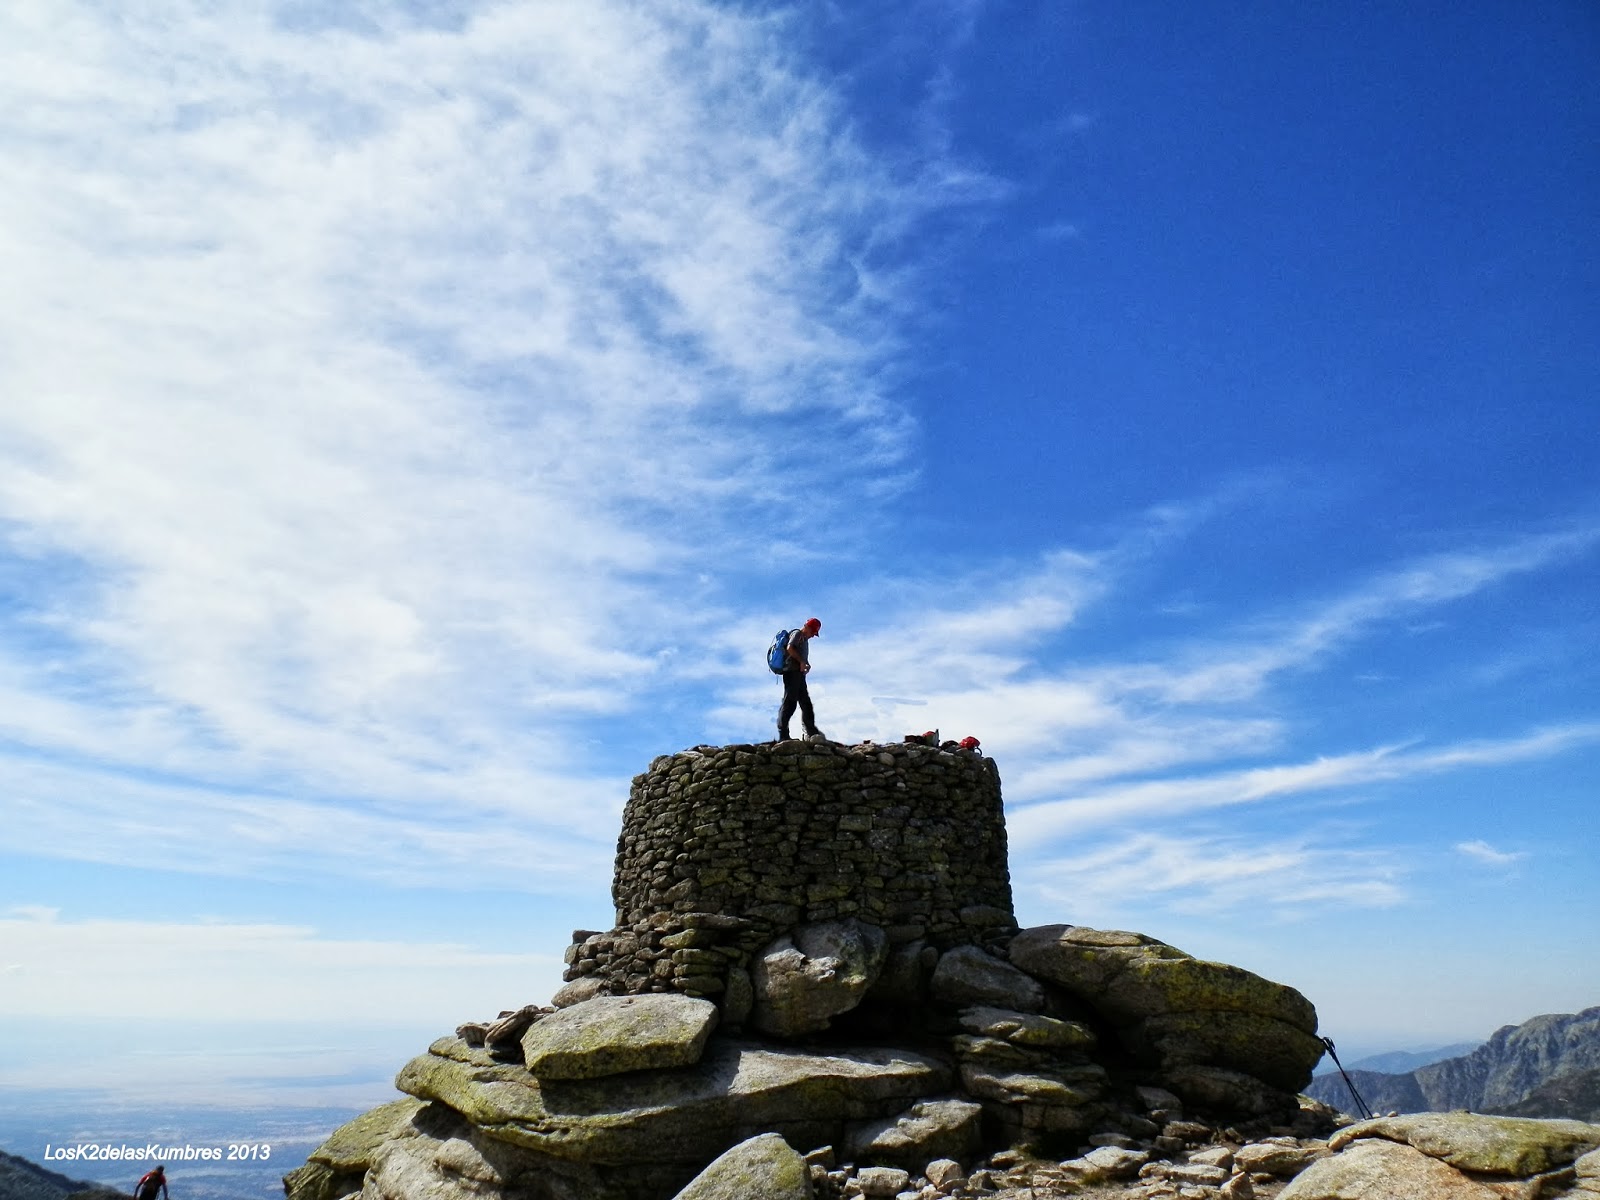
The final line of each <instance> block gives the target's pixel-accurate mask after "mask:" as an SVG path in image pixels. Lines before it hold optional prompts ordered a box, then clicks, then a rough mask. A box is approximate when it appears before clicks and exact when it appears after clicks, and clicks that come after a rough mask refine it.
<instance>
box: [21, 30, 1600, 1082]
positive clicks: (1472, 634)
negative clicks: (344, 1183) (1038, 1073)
mask: <svg viewBox="0 0 1600 1200" xmlns="http://www.w3.org/2000/svg"><path fill="white" fill-rule="evenodd" d="M1597 52H1600V14H1597V12H1596V10H1595V9H1594V7H1593V6H1592V5H1590V4H1587V3H1581V2H1579V0H1571V2H1559V0H1544V2H1538V3H1510V2H1505V3H1499V2H1489V0H1484V2H1480V3H1468V4H1460V3H1455V4H1445V3H1437V4H1433V3H1405V4H1400V3H1376V4H1371V5H1362V6H1352V5H1346V4H1309V5H1299V6H1294V7H1293V8H1292V9H1284V10H1282V11H1274V12H1270V13H1269V12H1264V11H1263V10H1262V8H1261V6H1259V5H1244V4H1229V3H1216V4H1203V5H1174V4H1156V3H1141V2H1139V0H1118V2H1117V3H1109V2H1103V0H1083V2H1079V0H1057V2H1053V3H1025V2H1021V0H1017V2H998V0H990V2H986V0H922V2H918V3H912V4H893V5H890V4H876V3H863V4H851V5H836V4H830V3H816V4H806V5H796V6H791V7H782V6H777V5H754V4H749V5H740V4H733V3H720V4H717V3H703V2H700V0H668V2H663V0H652V2H651V3H648V4H645V3H624V2H621V0H583V2H581V3H579V2H577V0H573V2H570V3H568V2H565V0H536V2H524V3H517V2H509V3H474V2H471V0H457V2H452V3H440V4H425V3H411V4H406V5H377V4H364V3H359V4H358V3H351V4H343V5H336V6H326V5H309V4H304V3H284V2H275V0H255V2H251V3H245V2H243V0H239V2H235V0H222V2H221V3H206V4H199V3H195V2H193V0H152V2H151V3H148V4H143V5H140V6H137V7H136V8H133V9H128V8H126V7H124V6H105V5H101V4H96V3H88V2H75V0H21V2H20V3H15V4H11V5H8V6H6V10H5V12H4V13H3V14H0V114H4V115H3V116H0V159H3V161H5V162H6V163H7V164H8V166H7V171H6V173H5V178H4V179H3V180H0V218H3V219H0V268H3V277H4V278H5V279H6V281H7V286H6V287H5V288H3V289H0V306H3V311H0V829H3V831H4V833H3V840H0V1023H3V1024H6V1025H10V1026H11V1027H12V1028H13V1029H14V1030H17V1031H23V1030H27V1031H29V1032H28V1033H27V1036H26V1037H23V1036H21V1035H20V1033H19V1035H18V1036H16V1037H13V1038H12V1039H11V1042H10V1043H9V1044H8V1048H9V1050H10V1051H11V1053H10V1055H9V1056H8V1057H5V1058H0V1086H9V1087H14V1088H44V1087H47V1086H54V1085H58V1084H63V1083H67V1084H71V1085H73V1086H82V1085H87V1084H95V1085H100V1086H105V1087H112V1088H114V1087H121V1086H136V1084H137V1082H138V1080H139V1079H140V1078H141V1072H142V1071H144V1070H146V1069H147V1068H146V1067H145V1066H142V1065H141V1064H142V1063H147V1062H148V1057H146V1058H144V1059H141V1058H140V1057H139V1055H140V1054H144V1055H146V1056H148V1055H149V1054H152V1053H156V1052H157V1051H154V1050H151V1049H149V1047H150V1046H161V1045H166V1046H167V1047H168V1048H169V1050H170V1048H171V1047H172V1046H173V1045H175V1044H177V1042H175V1041H174V1040H173V1039H174V1038H177V1037H178V1036H179V1035H177V1034H173V1033H171V1031H172V1030H181V1031H183V1032H182V1034H181V1038H182V1044H183V1045H184V1046H186V1047H188V1048H189V1055H188V1058H187V1059H186V1060H185V1062H186V1065H185V1067H184V1069H183V1071H181V1072H179V1073H178V1075H177V1076H175V1081H174V1085H173V1086H174V1088H175V1089H176V1090H177V1091H178V1092H181V1093H182V1095H183V1096H185V1097H197V1098H202V1099H204V1098H218V1097H224V1098H225V1097H227V1096H229V1095H244V1094H247V1093H249V1094H253V1095H255V1096H257V1097H259V1096H260V1095H263V1094H268V1093H266V1092H265V1091H264V1090H263V1089H266V1088H267V1087H268V1086H269V1083H270V1081H271V1079H273V1078H276V1079H277V1080H278V1081H279V1083H281V1085H282V1086H281V1087H279V1088H277V1089H276V1090H273V1091H271V1092H270V1094H271V1095H274V1096H280V1097H281V1098H282V1099H283V1100H284V1102H286V1103H287V1102H291V1101H293V1100H294V1099H295V1098H297V1097H298V1098H305V1097H307V1096H310V1095H312V1093H315V1096H314V1098H315V1099H316V1101H317V1102H323V1101H327V1100H329V1099H330V1097H332V1098H335V1099H351V1100H352V1102H354V1099H355V1098H356V1093H357V1092H359V1093H360V1097H365V1096H366V1095H368V1094H371V1092H372V1089H370V1088H369V1089H366V1090H362V1089H361V1088H356V1089H355V1091H350V1090H348V1089H349V1087H350V1080H351V1079H352V1078H363V1077H365V1076H363V1074H362V1073H363V1072H366V1074H367V1075H368V1076H370V1077H371V1078H373V1079H380V1080H381V1079H382V1078H383V1077H386V1076H387V1075H388V1074H389V1073H391V1072H392V1071H393V1070H394V1069H395V1068H397V1067H398V1066H399V1063H400V1060H401V1059H402V1058H403V1057H404V1056H405V1055H406V1054H408V1053H410V1052H414V1051H416V1050H420V1049H421V1046H422V1044H423V1043H424V1042H425V1040H426V1039H427V1038H428V1037H429V1036H432V1035H434V1034H437V1033H438V1032H441V1031H446V1030H448V1029H450V1028H452V1027H453V1026H454V1025H455V1024H456V1023H458V1022H459V1021H462V1020H466V1019H478V1018H482V1017H484V1016H486V1015H492V1014H493V1013H495V1012H497V1011H499V1010H500V1009H502V1008H506V1007H515V1006H517V1005H520V1004H523V1003H528V1002H542V1001H544V1000H546V999H548V997H549V995H550V993H551V992H552V991H553V990H554V988H555V987H556V986H557V985H558V984H559V978H560V956H561V952H562V950H563V949H564V947H565V945H566V943H567V940H568V937H569V934H570V932H571V930H572V929H573V928H575V927H587V928H594V927H603V926H606V925H608V924H609V922H610V917H611V912H610V907H609V894H608V889H609V882H610V865H611V856H612V853H613V850H614V838H615V834H616V830H617V826H618V821H619V817H620V812H621V806H622V803H623V802H624V800H625V799H626V795H627V788H628V780H629V778H630V777H631V776H632V775H633V774H635V773H636V772H638V771H640V770H642V769H643V768H644V766H645V765H646V763H647V762H648V761H649V759H650V758H652V757H653V756H654V755H656V754H659V753H664V752H669V751H673V750H677V749H681V748H684V747H688V746H692V745H695V744H699V743H704V742H713V743H724V742H731V741H741V740H745V741H748V740H758V739H762V738H765V737H768V736H770V731H771V720H772V714H773V710H774V709H775V706H776V703H777V700H778V692H777V689H776V687H775V685H774V682H773V680H772V678H771V676H770V675H768V674H767V673H766V671H765V669H764V667H763V665H762V653H763V651H764V649H765V646H766V643H767V641H768V639H769V638H770V637H771V635H772V632H773V631H774V630H775V629H776V628H778V627H779V626H784V625H792V624H796V623H798V622H799V621H800V620H802V619H804V618H805V617H807V616H810V615H813V614H815V615H817V616H819V617H821V619H822V620H823V622H824V633H823V637H822V639H821V640H820V641H819V642H818V643H817V645H816V648H815V650H814V652H813V660H814V663H815V667H816V670H815V673H814V675H813V682H812V686H813V693H814V696H815V698H816V701H817V706H818V714H819V718H820V721H821V723H822V725H823V728H824V729H826V730H827V731H828V732H829V734H830V735H832V736H834V737H835V738H837V739H838V740H841V741H859V740H861V739H866V738H871V739H874V740H880V741H883V740H892V739H895V738H898V737H899V736H900V735H902V734H904V733H906V732H908V731H920V730H922V729H925V728H931V727H937V728H940V729H941V730H942V731H943V732H944V733H946V734H947V735H949V736H955V737H960V736H963V735H966V734H973V735H976V736H978V737H979V738H981V739H982V741H983V744H984V747H985V749H986V750H987V751H988V752H990V753H991V754H992V755H993V756H994V757H995V758H996V759H997V760H998V763H999V766H1000V769H1001V773H1002V776H1003V779H1004V781H1005V789H1006V801H1007V807H1008V813H1009V823H1010V831H1011V851H1012V874H1013V882H1014V886H1015V890H1016V899H1017V909H1018V913H1019V917H1020V918H1021V919H1022V920H1023V922H1024V923H1026V924H1037V923H1045V922H1070V923H1075V924H1087V925H1105V926H1115V927H1122V928H1133V929H1138V930H1141V931H1143V932H1146V933H1149V934H1152V935H1154V936H1156V937H1160V938H1163V939H1165V940H1167V941H1170V942H1172V943H1174V944H1175V945H1178V946H1181V947H1183V948H1184V949H1186V950H1188V951H1190V952H1191V953H1195V954H1198V955H1202V956H1204V957H1210V958H1218V959H1222V960H1225V961H1229V962H1235V963H1238V964H1240V965H1242V966H1246V967H1249V968H1251V969H1253V970H1256V971H1259V972H1261V973H1263V974H1266V975H1268V976H1270V977H1272V978H1275V979H1279V980H1282V981H1284V982H1287V983H1291V984H1293V985H1295V986H1297V987H1299V988H1301V990H1303V991H1304V992H1306V994H1307V995H1308V996H1309V997H1310V998H1311V999H1312V1000H1313V1002H1314V1003H1316V1004H1317V1006H1318V1008H1319V1011H1320V1013H1321V1015H1322V1021H1323V1026H1324V1030H1325V1031H1326V1032H1328V1033H1330V1034H1331V1035H1332V1036H1334V1037H1335V1038H1336V1039H1337V1040H1339V1041H1340V1043H1341V1046H1352V1047H1360V1048H1368V1049H1372V1050H1378V1049H1392V1048H1399V1047H1404V1046H1416V1045H1427V1044H1436V1043H1443V1042H1451V1041H1456V1040H1460V1039H1462V1038H1470V1037H1481V1036H1485V1035H1486V1034H1488V1033H1489V1032H1490V1031H1491V1030H1493V1029H1494V1028H1495V1027H1497V1026H1498V1025H1501V1024H1506V1023H1513V1022H1519V1021H1522V1020H1525V1019H1526V1018H1528V1017H1530V1016H1533V1015H1536V1014H1538V1013H1542V1012H1571V1011H1575V1010H1577V1009H1579V1008H1582V1007H1586V1006H1589V1005H1592V1004H1594V1003H1596V1002H1597V998H1600V921H1597V920H1596V918H1595V914H1596V912H1597V911H1600V882H1597V879H1596V872H1595V871H1594V867H1593V864H1594V862H1595V861H1596V858H1597V852H1600V845H1597V838H1600V835H1597V834H1596V833H1595V822H1594V820H1593V814H1594V811H1595V804H1596V801H1597V795H1596V784H1595V780H1596V768H1597V766H1600V701H1597V699H1596V697H1597V696H1600V687H1597V683H1600V680H1597V674H1600V668H1597V663H1600V654H1597V653H1596V645H1597V642H1600V612H1597V606H1596V603H1595V600H1596V594H1597V582H1600V579H1597V567H1600V471H1597V466H1600V438H1597V434H1600V419H1597V405H1596V393H1597V384H1600V339H1597V338H1596V337H1595V336H1594V334H1595V330H1596V329H1600V286H1597V284H1600V255H1597V245H1600V241H1597V237H1596V234H1595V232H1594V216H1595V213H1596V211H1597V208H1600V155H1597V154H1596V152H1595V149H1594V143H1593V131H1594V130H1595V129H1596V128H1597V127H1600V77H1597V76H1596V75H1595V72H1594V69H1593V66H1594V63H1595V61H1597V57H1596V56H1597ZM113 1018H114V1019H116V1020H117V1021H119V1022H121V1023H122V1024H123V1026H124V1027H125V1028H129V1029H132V1028H134V1027H138V1028H139V1029H141V1030H144V1032H143V1033H141V1034H140V1035H139V1037H138V1038H133V1037H132V1035H130V1041H131V1042H137V1043H138V1044H139V1045H140V1046H142V1047H144V1048H143V1049H141V1050H139V1051H138V1052H137V1053H136V1052H134V1051H132V1050H130V1051H129V1052H128V1053H127V1054H124V1055H123V1056H122V1057H121V1058H118V1057H117V1056H111V1058H110V1059H108V1058H107V1057H106V1056H105V1055H102V1054H100V1053H99V1049H98V1047H96V1046H92V1045H88V1044H82V1045H81V1046H78V1045H74V1044H73V1043H74V1039H71V1038H63V1039H62V1041H61V1042H48V1040H47V1039H46V1040H41V1039H40V1038H39V1036H38V1035H37V1031H38V1030H41V1029H48V1028H55V1027H56V1026H53V1025H51V1022H58V1023H59V1028H61V1029H62V1030H69V1029H74V1028H76V1029H81V1028H82V1027H83V1023H84V1022H85V1021H91V1022H92V1021H96V1020H111V1019H113ZM163 1030H167V1031H168V1032H167V1033H165V1034H164V1033H163V1032H162V1031H163ZM375 1031H376V1032H375ZM163 1037H166V1038H167V1039H168V1040H167V1041H166V1042H164V1043H163V1042H162V1038H163ZM140 1039H149V1040H147V1041H141V1040H140ZM46 1044H48V1049H42V1048H41V1047H43V1046H45V1045H46ZM222 1046H227V1047H228V1048H229V1054H228V1055H222V1054H219V1053H212V1052H211V1050H210V1049H208V1047H222ZM330 1047H338V1048H339V1049H338V1052H337V1053H334V1051H333V1050H331V1049H330ZM8 1061H9V1063H10V1064H11V1065H10V1066H9V1067H8V1066H7V1065H6V1062H8ZM308 1064H311V1065H310V1066H309V1067H308ZM319 1070H320V1071H321V1073H322V1076H323V1077H325V1081H326V1083H327V1086H326V1087H324V1088H321V1089H318V1088H315V1087H310V1088H308V1087H307V1086H306V1080H307V1078H309V1077H313V1076H316V1075H317V1072H318V1071H319ZM341 1089H346V1090H341ZM378 1090H380V1091H381V1085H378ZM307 1102H310V1101H309V1100H308V1101H307Z"/></svg>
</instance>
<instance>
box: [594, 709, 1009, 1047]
mask: <svg viewBox="0 0 1600 1200" xmlns="http://www.w3.org/2000/svg"><path fill="white" fill-rule="evenodd" d="M612 897H613V900H614V902H615V904H616V922H617V923H616V926H615V928H613V929H611V930H609V931H607V932H592V931H588V930H579V931H578V932H577V933H576V934H574V940H573V945H572V946H571V947H570V948H569V950H568V953H567V962H568V968H567V972H566V978H567V979H568V980H569V986H568V989H564V990H565V991H566V992H567V995H566V996H565V997H564V998H568V999H570V998H572V997H573V996H576V995H595V994H602V993H611V994H615V995H624V994H639V993H643V992H679V993H683V994H686V995H689V996H703V997H707V998H710V999H712V1000H714V1001H716V1002H717V1003H718V1005H719V1007H721V1008H722V1009H723V1012H724V1019H725V1020H730V1021H731V1022H732V1023H734V1024H738V1023H739V1022H740V1021H742V1019H743V1017H744V1016H745V1015H746V1013H747V1011H748V996H749V988H750V981H749V971H750V966H751V956H752V955H753V954H755V953H756V952H758V951H760V950H761V949H762V948H763V947H766V946H768V945H769V944H770V943H771V942H772V941H773V939H774V938H777V937H779V936H781V935H783V934H785V933H788V932H790V931H792V930H795V929H796V928H803V927H805V926H808V925H812V924H816V923H821V922H837V921H840V920H850V919H855V920H858V921H861V922H865V923H867V924H870V925H872V926H875V927H877V928H879V929H881V930H883V932H884V933H885V934H886V935H887V939H888V943H889V955H890V958H891V960H898V961H901V962H906V963H909V961H910V960H912V959H915V958H918V957H919V956H923V955H925V954H926V955H928V956H930V957H937V955H939V954H942V953H944V952H945V951H948V950H950V949H952V948H954V947H956V946H962V945H970V946H979V947H990V948H993V947H994V946H995V945H996V944H997V943H999V942H1003V941H1004V940H1005V939H1006V938H1007V937H1008V936H1009V935H1010V934H1011V933H1013V932H1014V931H1015V929H1016V921H1015V918H1014V917H1013V914H1012V905H1011V882H1010V874H1009V870H1008V867H1007V860H1006V830H1005V815H1004V811H1003V808H1002V804H1001V798H1000V774H999V771H998V769H997V768H996V767H995V764H994V762H993V761H992V760H990V759H987V758H984V757H983V756H982V754H981V753H980V752H978V751H975V750H964V749H961V748H959V747H955V746H954V744H953V743H947V745H946V747H945V748H941V747H940V746H937V745H923V744H918V743H894V744H892V745H873V744H870V743H867V744H862V745H856V746H846V745H840V744H837V743H830V742H801V741H788V742H775V743H772V742H769V743H763V744H759V745H732V746H720V747H713V746H702V747H698V748H696V749H693V750H688V751H684V752H683V753H680V754H672V755H664V756H662V757H660V758H657V759H656V760H655V761H654V762H652V763H651V764H650V767H649V769H648V770H647V771H645V772H644V774H642V775H639V776H637V777H636V778H635V779H634V781H633V788H632V792H631V794H630V796H629V799H628V804H627V808H626V810H625V812H624V814H623V822H622V832H621V835H620V836H619V838H618V840H617V859H616V874H615V877H614V880H613V884H612Z"/></svg>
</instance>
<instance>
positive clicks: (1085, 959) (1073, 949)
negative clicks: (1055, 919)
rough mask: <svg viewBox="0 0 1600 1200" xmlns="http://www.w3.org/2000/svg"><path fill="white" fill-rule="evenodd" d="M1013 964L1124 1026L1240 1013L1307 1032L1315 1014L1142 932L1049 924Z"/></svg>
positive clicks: (1014, 955) (1250, 978) (1266, 984)
mask: <svg viewBox="0 0 1600 1200" xmlns="http://www.w3.org/2000/svg"><path fill="white" fill-rule="evenodd" d="M1009 954H1010V956H1011V961H1012V962H1013V963H1015V964H1016V965H1017V966H1019V967H1021V968H1022V969H1023V970H1024V971H1027V972H1028V973H1029V974H1030V975H1034V976H1037V977H1038V978H1040V979H1044V980H1047V981H1049V982H1050V983H1054V984H1056V985H1058V986H1059V987H1062V988H1065V989H1066V990H1067V991H1069V992H1071V993H1073V994H1074V995H1075V996H1078V997H1080V998H1081V999H1083V1000H1086V1001H1088V1002H1089V1003H1090V1004H1092V1005H1093V1006H1094V1007H1095V1009H1096V1010H1098V1011H1100V1012H1102V1013H1104V1014H1105V1015H1106V1016H1107V1017H1109V1018H1111V1019H1112V1020H1113V1021H1114V1022H1116V1023H1118V1024H1131V1023H1133V1022H1135V1021H1139V1020H1143V1019H1144V1018H1147V1017H1154V1016H1160V1015H1163V1014H1166V1013H1199V1012H1240V1013H1255V1014H1257V1015H1259V1016H1264V1017H1272V1018H1274V1019H1276V1020H1279V1021H1283V1022H1285V1023H1286V1024H1289V1025H1292V1026H1294V1027H1295V1028H1297V1029H1299V1030H1301V1031H1302V1032H1304V1033H1310V1034H1314V1033H1315V1032H1316V1030H1317V1014H1316V1010H1315V1009H1314V1008H1313V1007H1312V1006H1311V1002H1310V1001H1309V1000H1307V999H1306V998H1305V997H1304V996H1302V995H1301V994H1300V993H1299V992H1297V991H1295V990H1294V989H1293V988H1291V987H1286V986H1285V985H1283V984H1281V983H1273V982H1272V981H1271V980H1269V979H1263V978H1262V977H1261V976H1259V975H1256V974H1253V973H1251V972H1249V971H1246V970H1245V969H1244V968H1243V967H1234V966H1229V965H1228V964H1226V963H1216V962H1206V961H1205V960H1204V959H1198V958H1194V957H1192V956H1191V955H1188V954H1185V953H1184V952H1183V951H1182V950H1179V949H1177V948H1176V947H1174V946H1169V945H1167V944H1166V943H1165V942H1161V941H1157V940H1156V939H1155V938H1152V937H1148V936H1146V935H1144V934H1142V933H1130V932H1127V931H1124V930H1118V929H1089V928H1087V927H1085V926H1082V925H1043V926H1038V927H1036V928H1033V929H1024V930H1023V931H1022V932H1021V933H1019V934H1017V936H1016V938H1015V939H1014V940H1013V941H1012V943H1011V946H1010V949H1009Z"/></svg>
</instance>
